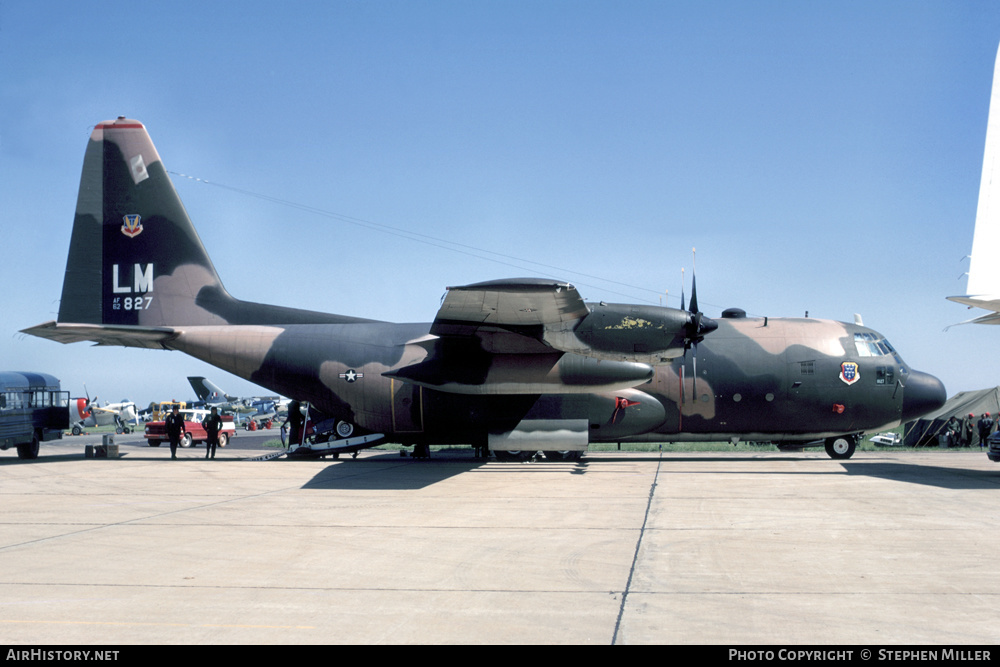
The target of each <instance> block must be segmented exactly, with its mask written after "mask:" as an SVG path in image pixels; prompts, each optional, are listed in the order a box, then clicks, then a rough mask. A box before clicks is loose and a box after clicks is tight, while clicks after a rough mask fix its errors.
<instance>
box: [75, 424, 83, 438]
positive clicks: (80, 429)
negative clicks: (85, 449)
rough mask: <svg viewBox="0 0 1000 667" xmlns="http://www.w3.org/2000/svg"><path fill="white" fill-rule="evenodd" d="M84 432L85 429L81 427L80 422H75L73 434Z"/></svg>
mask: <svg viewBox="0 0 1000 667" xmlns="http://www.w3.org/2000/svg"><path fill="white" fill-rule="evenodd" d="M81 433H83V429H82V428H80V425H79V424H73V435H80V434H81Z"/></svg>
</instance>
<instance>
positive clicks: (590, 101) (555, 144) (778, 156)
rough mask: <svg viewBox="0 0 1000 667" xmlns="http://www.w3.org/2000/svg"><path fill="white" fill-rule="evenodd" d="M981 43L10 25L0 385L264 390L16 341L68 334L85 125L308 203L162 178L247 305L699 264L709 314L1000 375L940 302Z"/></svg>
mask: <svg viewBox="0 0 1000 667" xmlns="http://www.w3.org/2000/svg"><path fill="white" fill-rule="evenodd" d="M998 43H1000V3H996V2H985V1H982V2H976V1H970V2H955V1H947V2H913V1H906V2H837V3H829V4H824V3H815V2H752V3H751V2H735V1H734V2H724V1H718V2H666V1H664V2H614V3H611V2H585V1H580V0H574V1H567V2H517V1H512V0H507V1H497V2H493V1H489V0H477V1H475V2H473V1H467V2H380V1H377V0H376V1H370V2H357V1H353V2H337V1H326V2H322V3H319V2H316V3H309V2H288V3H283V4H280V5H276V4H274V3H259V2H241V3H238V4H237V3H224V2H197V3H196V2H172V3H161V4H159V5H153V4H151V3H136V4H135V6H128V7H125V6H116V5H109V4H107V3H94V2H74V3H70V2H46V1H44V0H42V1H38V2H30V3H29V2H4V3H2V4H0V59H2V60H0V62H2V63H3V65H2V71H0V114H2V125H0V128H2V129H0V202H2V211H3V223H2V229H3V233H4V239H5V243H4V248H5V253H4V256H5V258H4V262H3V263H2V267H0V275H2V278H3V284H4V286H5V287H4V289H3V291H2V293H0V299H2V305H3V312H4V316H3V318H2V320H0V321H2V323H3V328H2V330H0V366H2V367H3V368H5V369H23V370H37V371H45V372H50V373H53V374H55V375H56V376H57V377H59V378H61V379H62V380H63V384H64V385H65V386H66V388H68V389H70V391H71V392H72V393H73V394H74V395H78V394H82V393H83V387H84V384H85V383H86V385H87V388H88V389H89V391H90V393H91V394H98V395H99V396H100V397H101V398H102V399H115V400H117V399H120V398H122V397H125V396H127V397H130V398H132V399H133V400H136V401H137V402H140V403H147V402H149V401H151V400H154V399H156V400H161V399H167V398H171V397H177V398H182V397H188V396H190V394H191V391H190V388H189V387H188V384H187V381H186V379H185V378H186V376H188V375H206V376H208V377H211V378H213V379H214V380H215V381H216V383H217V384H220V385H222V386H223V387H224V388H226V389H228V390H230V391H233V392H237V393H243V394H253V393H264V392H263V390H261V389H259V388H256V387H255V386H254V385H251V384H250V383H247V382H244V381H242V380H239V379H238V378H235V377H234V376H231V375H228V374H226V373H223V372H222V371H218V370H215V369H214V368H212V367H210V366H208V365H206V364H204V363H202V362H199V361H196V360H194V359H191V358H189V357H186V356H183V355H181V354H180V353H176V352H155V351H146V350H127V349H121V348H107V349H104V348H94V347H89V346H88V345H86V344H76V345H70V346H63V345H59V344H57V343H53V342H50V341H45V340H41V339H35V338H30V337H25V336H23V335H21V334H18V333H17V331H18V330H19V329H22V328H24V327H27V326H31V325H34V324H38V323H40V322H42V321H45V320H48V319H53V318H54V317H55V313H56V311H57V309H58V298H59V295H60V292H61V285H62V277H63V271H64V268H65V261H66V253H67V249H68V245H69V234H70V227H71V225H72V219H73V211H74V208H75V203H76V194H77V188H78V185H79V175H80V167H81V165H82V161H83V151H84V148H85V146H86V142H87V138H88V136H89V133H90V129H91V128H92V126H93V125H94V124H96V123H97V122H99V121H101V120H105V119H111V118H114V117H116V116H118V115H126V116H128V117H131V118H136V119H138V120H140V121H142V122H143V123H144V124H145V125H146V127H147V129H148V130H149V132H150V134H151V136H152V138H153V141H154V142H155V143H156V145H157V148H158V150H159V152H160V155H161V157H162V158H163V160H164V163H165V166H166V167H167V169H168V170H171V171H173V172H179V173H183V174H189V175H192V176H195V177H198V178H201V179H204V180H207V181H210V182H212V183H217V184H222V185H225V186H228V187H229V188H236V189H238V190H242V191H245V192H249V193H255V194H257V195H263V196H266V197H269V198H275V199H278V200H282V201H285V202H290V203H292V204H294V205H296V206H289V205H286V204H282V203H280V202H275V201H273V200H269V199H263V198H261V197H255V196H251V195H248V194H244V193H241V192H237V191H234V190H232V189H228V188H221V187H216V186H213V185H206V184H204V183H201V182H197V181H193V180H187V179H180V178H176V177H175V184H176V186H177V188H178V191H179V192H180V195H181V197H182V199H183V200H184V202H185V205H186V206H187V209H188V212H189V214H190V215H191V217H192V219H193V220H194V222H195V225H196V226H197V228H198V231H199V233H200V234H201V236H202V240H203V241H204V242H205V244H206V246H207V247H208V249H209V251H210V253H211V255H212V258H213V261H214V262H215V264H216V268H217V269H218V271H219V273H220V275H221V276H222V279H223V281H224V282H225V284H226V286H227V288H228V289H229V291H230V292H231V293H233V294H234V295H235V296H237V297H239V298H244V299H250V300H254V301H262V302H268V303H283V304H286V305H291V306H296V307H302V308H309V309H315V310H324V311H330V312H338V313H344V314H349V315H356V316H362V317H370V318H377V319H384V320H391V321H401V322H402V321H430V320H431V319H433V317H434V314H435V312H436V310H437V307H438V304H439V299H440V297H441V295H442V293H443V292H444V288H445V287H446V286H448V285H461V284H466V283H471V282H477V281H481V280H489V279H494V278H503V277H518V276H536V275H543V276H551V277H557V278H561V279H564V280H568V281H571V282H574V283H575V284H577V285H578V287H579V288H580V291H581V293H582V294H583V296H584V297H585V298H587V299H590V300H605V301H616V302H623V301H646V302H652V303H657V302H658V300H659V296H658V295H660V294H663V292H664V291H665V290H669V294H670V297H669V305H673V306H677V305H678V304H679V298H678V297H679V295H680V291H681V268H682V267H685V268H687V276H688V280H690V275H691V273H690V267H691V248H692V247H697V249H698V260H697V262H698V266H697V273H698V292H699V298H700V301H701V305H702V308H703V309H704V310H705V311H706V313H707V314H708V315H709V316H717V315H718V314H719V312H720V311H721V309H722V308H725V307H728V306H739V307H742V308H744V309H745V310H747V311H748V312H749V313H751V314H754V315H768V316H771V317H778V316H801V315H803V314H804V313H805V311H808V312H809V314H810V316H812V317H822V318H830V319H838V320H846V321H851V320H852V319H853V316H854V313H860V314H861V315H862V316H863V318H864V322H865V324H866V325H868V326H870V327H872V328H874V329H877V330H878V331H881V332H882V333H884V334H885V335H886V336H887V337H888V338H889V340H890V341H891V342H892V343H893V345H894V346H895V347H896V348H897V350H899V351H900V353H901V354H902V356H903V357H904V359H905V360H906V361H907V362H908V363H909V364H910V365H911V366H913V367H914V368H917V369H919V370H924V371H927V372H931V373H933V374H935V375H937V376H938V377H940V378H941V379H942V380H943V381H944V382H945V385H946V387H947V388H948V391H949V394H953V393H955V392H957V391H960V390H966V389H977V388H981V387H986V386H993V385H996V384H1000V364H998V363H997V361H996V355H994V354H993V350H994V349H996V348H997V347H998V345H1000V328H996V327H986V326H971V325H968V326H963V327H957V328H953V329H951V330H949V331H948V332H944V331H943V329H944V327H945V326H947V325H949V324H953V323H955V322H959V321H962V320H965V319H968V318H970V317H972V316H973V315H974V314H981V312H982V311H968V310H966V309H965V308H964V307H962V306H960V305H958V304H955V303H951V302H948V301H945V297H946V296H949V295H953V294H962V293H964V290H965V280H964V278H962V279H959V276H960V275H961V274H962V273H963V272H964V271H965V270H966V269H967V263H963V261H962V257H963V256H964V255H966V254H968V252H969V250H970V248H971V244H972V228H973V223H974V219H975V211H976V200H977V196H978V187H979V177H980V170H981V166H982V153H983V140H984V138H985V132H986V118H987V111H988V103H989V93H990V85H991V81H992V76H993V65H994V61H995V58H996V52H997V46H998ZM303 207H308V208H312V209H320V210H322V211H325V212H327V214H317V213H314V212H310V211H306V210H303ZM346 218H351V219H353V220H363V221H367V222H370V223H375V225H384V226H388V227H391V228H393V229H394V230H400V231H393V232H392V233H387V232H386V231H380V230H379V229H376V228H375V225H369V224H367V223H366V224H363V225H359V224H356V223H355V222H352V221H348V220H346ZM407 231H408V232H413V233H418V234H423V235H426V236H427V237H431V238H430V239H427V238H425V239H424V240H423V241H422V242H421V241H416V240H413V239H411V238H406V237H405V233H404V232H407ZM452 244H462V245H461V246H455V245H452ZM467 246H472V247H475V248H478V249H481V250H475V251H473V250H470V249H469V248H468V247H467ZM486 251H488V253H497V254H496V255H489V254H488V253H487V252H486ZM490 258H493V259H496V260H498V261H493V259H490ZM622 283H624V284H622ZM687 292H688V293H690V287H688V288H687Z"/></svg>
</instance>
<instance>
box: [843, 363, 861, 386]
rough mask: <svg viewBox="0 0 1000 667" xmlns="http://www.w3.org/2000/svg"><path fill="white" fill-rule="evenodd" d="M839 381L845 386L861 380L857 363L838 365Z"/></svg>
mask: <svg viewBox="0 0 1000 667" xmlns="http://www.w3.org/2000/svg"><path fill="white" fill-rule="evenodd" d="M840 379H841V380H843V381H844V382H846V383H847V384H854V383H855V382H857V381H858V380H860V379H861V372H860V370H859V368H858V364H857V362H854V361H845V362H843V363H842V364H840Z"/></svg>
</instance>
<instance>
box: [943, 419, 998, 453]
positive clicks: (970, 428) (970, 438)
mask: <svg viewBox="0 0 1000 667" xmlns="http://www.w3.org/2000/svg"><path fill="white" fill-rule="evenodd" d="M995 427H996V421H995V420H994V419H993V417H992V416H990V413H988V412H984V413H983V414H981V415H980V416H979V419H978V420H976V415H975V414H973V413H971V412H970V413H969V414H968V415H967V416H965V417H963V418H962V419H961V421H959V419H958V418H957V417H952V418H951V419H949V420H948V423H947V424H946V425H945V429H944V433H942V435H943V436H944V437H945V438H946V439H947V443H948V445H949V446H951V447H971V446H972V445H973V444H974V437H975V435H976V433H977V432H978V435H979V448H980V449H982V448H984V447H987V446H988V445H987V442H986V439H987V438H989V437H990V434H991V433H993V431H994V429H995Z"/></svg>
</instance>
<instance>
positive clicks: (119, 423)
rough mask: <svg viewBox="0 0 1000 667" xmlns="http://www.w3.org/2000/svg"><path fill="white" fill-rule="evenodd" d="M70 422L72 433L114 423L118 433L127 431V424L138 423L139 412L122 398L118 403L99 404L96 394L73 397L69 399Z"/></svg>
mask: <svg viewBox="0 0 1000 667" xmlns="http://www.w3.org/2000/svg"><path fill="white" fill-rule="evenodd" d="M69 418H70V422H71V423H72V426H71V430H72V432H73V435H80V434H81V433H83V429H84V428H92V427H95V426H110V425H112V424H114V425H115V426H116V430H117V431H118V432H119V433H128V432H129V428H128V426H127V425H128V424H133V425H134V424H138V423H139V413H138V412H137V411H136V407H135V403H133V402H132V401H128V400H122V401H121V402H120V403H105V404H104V405H103V406H102V405H100V403H99V401H98V400H97V396H94V399H93V400H91V399H90V398H74V399H71V401H70V417H69Z"/></svg>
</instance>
